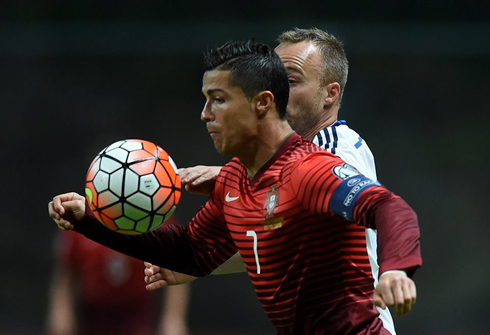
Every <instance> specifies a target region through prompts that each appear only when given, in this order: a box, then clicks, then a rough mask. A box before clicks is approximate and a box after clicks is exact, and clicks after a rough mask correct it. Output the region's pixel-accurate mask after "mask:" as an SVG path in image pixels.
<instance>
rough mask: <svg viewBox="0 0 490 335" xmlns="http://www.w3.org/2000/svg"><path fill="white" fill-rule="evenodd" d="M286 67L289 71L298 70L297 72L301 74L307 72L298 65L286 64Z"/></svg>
mask: <svg viewBox="0 0 490 335" xmlns="http://www.w3.org/2000/svg"><path fill="white" fill-rule="evenodd" d="M284 68H285V69H286V70H287V71H291V72H296V73H299V74H301V75H303V76H304V75H305V72H304V71H303V69H302V68H301V67H299V66H296V65H286V66H284Z"/></svg>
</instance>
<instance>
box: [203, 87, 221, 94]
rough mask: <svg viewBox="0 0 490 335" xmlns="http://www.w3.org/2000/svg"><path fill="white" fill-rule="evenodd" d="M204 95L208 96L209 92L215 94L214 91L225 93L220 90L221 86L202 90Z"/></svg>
mask: <svg viewBox="0 0 490 335" xmlns="http://www.w3.org/2000/svg"><path fill="white" fill-rule="evenodd" d="M203 93H204V95H207V96H210V95H211V94H215V93H225V91H224V90H222V89H221V88H211V89H209V90H207V91H205V92H204V91H203Z"/></svg>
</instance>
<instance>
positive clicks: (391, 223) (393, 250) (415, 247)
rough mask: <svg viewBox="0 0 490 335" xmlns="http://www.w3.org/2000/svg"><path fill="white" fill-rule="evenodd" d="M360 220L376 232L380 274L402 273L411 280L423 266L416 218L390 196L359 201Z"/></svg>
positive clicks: (406, 205) (403, 202)
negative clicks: (388, 272)
mask: <svg viewBox="0 0 490 335" xmlns="http://www.w3.org/2000/svg"><path fill="white" fill-rule="evenodd" d="M357 205H359V210H360V212H362V211H365V213H366V214H365V215H364V216H363V217H362V218H361V219H360V222H362V223H363V224H364V225H366V226H367V227H371V228H375V229H377V231H378V246H379V249H380V274H383V273H384V272H386V271H389V270H405V271H406V273H407V274H408V275H409V276H411V275H412V274H413V273H414V271H415V270H416V269H417V268H418V267H420V266H421V265H422V258H421V253H420V231H419V226H418V220H417V215H416V214H415V212H414V211H413V210H412V209H411V208H410V206H409V205H408V204H407V203H406V202H405V201H404V200H403V199H402V198H400V197H398V196H395V195H393V194H392V193H389V192H384V193H379V194H378V196H376V197H369V196H368V195H366V196H363V197H360V198H359V204H356V207H357Z"/></svg>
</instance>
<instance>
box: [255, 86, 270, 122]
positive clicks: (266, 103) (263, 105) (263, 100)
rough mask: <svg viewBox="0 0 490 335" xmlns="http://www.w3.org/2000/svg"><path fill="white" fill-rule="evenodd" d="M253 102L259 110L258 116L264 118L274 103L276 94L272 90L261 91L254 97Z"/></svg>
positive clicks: (257, 110)
mask: <svg viewBox="0 0 490 335" xmlns="http://www.w3.org/2000/svg"><path fill="white" fill-rule="evenodd" d="M252 104H253V106H254V108H255V110H256V112H257V116H258V117H259V118H263V117H264V116H266V115H267V112H268V111H269V110H270V109H271V108H272V106H273V104H274V94H272V92H271V91H262V92H259V93H257V95H256V96H255V97H254V98H253V99H252Z"/></svg>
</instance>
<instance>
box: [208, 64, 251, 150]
mask: <svg viewBox="0 0 490 335" xmlns="http://www.w3.org/2000/svg"><path fill="white" fill-rule="evenodd" d="M202 92H203V94H204V96H205V97H206V103H205V105H204V108H203V110H202V112H201V120H203V121H204V122H206V127H207V129H208V132H209V134H210V135H211V138H212V139H213V142H214V146H215V148H216V150H217V151H218V152H219V153H220V154H222V155H233V156H240V154H241V153H242V152H243V151H244V150H246V148H247V147H248V146H249V145H250V143H251V142H252V141H251V140H252V139H253V137H254V136H255V135H256V133H257V123H256V121H257V118H256V116H255V115H256V114H255V113H254V110H253V109H252V103H251V102H250V101H249V100H248V99H247V97H246V96H245V94H244V93H243V91H242V89H241V88H240V87H237V86H232V85H231V84H230V71H222V70H212V71H206V72H205V73H204V76H203V81H202Z"/></svg>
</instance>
